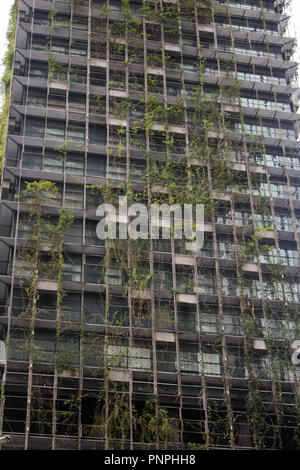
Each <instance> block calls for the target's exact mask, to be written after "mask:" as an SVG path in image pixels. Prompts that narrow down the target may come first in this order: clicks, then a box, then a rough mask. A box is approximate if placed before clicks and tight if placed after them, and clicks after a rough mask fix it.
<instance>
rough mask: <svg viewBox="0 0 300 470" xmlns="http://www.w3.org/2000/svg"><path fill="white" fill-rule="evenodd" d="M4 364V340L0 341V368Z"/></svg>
mask: <svg viewBox="0 0 300 470" xmlns="http://www.w3.org/2000/svg"><path fill="white" fill-rule="evenodd" d="M5 364H6V346H5V343H4V341H0V368H4V366H5Z"/></svg>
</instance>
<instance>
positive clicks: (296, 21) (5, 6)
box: [0, 0, 300, 76]
mask: <svg viewBox="0 0 300 470" xmlns="http://www.w3.org/2000/svg"><path fill="white" fill-rule="evenodd" d="M12 4H13V0H4V1H3V0H2V2H1V12H0V76H2V75H3V65H2V61H3V57H4V54H5V50H6V30H7V25H8V20H9V11H10V9H11V6H12ZM291 10H292V16H291V21H290V36H292V37H296V38H297V42H298V52H297V54H296V56H295V57H297V60H298V61H299V62H300V0H292V7H291ZM299 75H300V74H299Z"/></svg>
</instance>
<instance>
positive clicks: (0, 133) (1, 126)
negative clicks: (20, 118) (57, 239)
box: [0, 0, 18, 174]
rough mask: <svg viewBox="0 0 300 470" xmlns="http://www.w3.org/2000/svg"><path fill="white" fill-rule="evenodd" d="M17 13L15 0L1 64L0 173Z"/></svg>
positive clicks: (6, 124)
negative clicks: (2, 68)
mask: <svg viewBox="0 0 300 470" xmlns="http://www.w3.org/2000/svg"><path fill="white" fill-rule="evenodd" d="M17 15H18V1H17V0H15V1H14V3H13V6H12V8H11V11H10V20H9V25H8V30H7V33H6V38H7V41H8V45H7V50H6V53H5V56H4V60H3V65H4V67H5V69H4V75H3V77H2V79H1V81H2V84H3V85H4V89H5V91H4V96H2V97H1V98H2V100H3V105H2V110H1V115H0V174H1V173H2V165H3V159H4V155H5V147H6V135H7V126H8V119H9V110H10V88H11V79H12V71H13V60H14V44H15V34H16V26H17Z"/></svg>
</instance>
